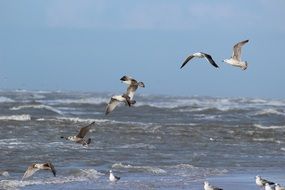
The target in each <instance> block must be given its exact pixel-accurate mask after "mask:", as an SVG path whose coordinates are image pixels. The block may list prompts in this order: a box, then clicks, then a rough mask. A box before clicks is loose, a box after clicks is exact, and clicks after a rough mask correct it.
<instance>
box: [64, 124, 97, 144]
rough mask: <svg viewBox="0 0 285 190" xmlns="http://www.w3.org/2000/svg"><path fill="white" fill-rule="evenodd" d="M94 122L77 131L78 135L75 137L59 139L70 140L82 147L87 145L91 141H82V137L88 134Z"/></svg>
mask: <svg viewBox="0 0 285 190" xmlns="http://www.w3.org/2000/svg"><path fill="white" fill-rule="evenodd" d="M94 124H95V122H92V123H90V124H89V125H87V126H85V127H82V128H81V129H80V131H79V133H78V134H77V135H75V136H69V137H63V136H61V138H65V139H66V140H70V141H73V142H76V143H79V144H82V145H88V144H90V142H91V139H90V138H89V139H87V140H86V139H84V137H85V136H86V134H87V133H88V132H89V130H90V128H91V126H92V125H94Z"/></svg>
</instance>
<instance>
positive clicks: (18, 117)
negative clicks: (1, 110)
mask: <svg viewBox="0 0 285 190" xmlns="http://www.w3.org/2000/svg"><path fill="white" fill-rule="evenodd" d="M0 120H7V121H8V120H14V121H30V120H31V116H30V115H28V114H23V115H8V116H0Z"/></svg>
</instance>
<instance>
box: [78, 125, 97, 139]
mask: <svg viewBox="0 0 285 190" xmlns="http://www.w3.org/2000/svg"><path fill="white" fill-rule="evenodd" d="M93 124H95V122H92V123H90V124H89V125H87V126H85V127H82V128H81V129H80V131H79V133H78V135H77V136H76V137H78V138H84V137H85V135H86V134H87V133H88V132H89V130H90V128H91V126H92V125H93Z"/></svg>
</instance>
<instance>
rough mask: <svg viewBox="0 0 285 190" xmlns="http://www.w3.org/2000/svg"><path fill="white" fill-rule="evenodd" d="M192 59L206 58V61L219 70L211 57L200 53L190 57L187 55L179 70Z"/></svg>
mask: <svg viewBox="0 0 285 190" xmlns="http://www.w3.org/2000/svg"><path fill="white" fill-rule="evenodd" d="M194 57H196V58H206V59H207V61H208V62H209V63H210V64H212V65H213V66H214V67H216V68H219V66H218V65H217V64H216V63H215V61H214V60H213V58H212V56H211V55H209V54H207V53H202V52H197V53H193V54H192V55H189V56H188V57H187V58H186V59H185V61H184V62H183V64H182V65H181V67H180V69H182V67H184V66H185V65H186V64H187V63H188V62H189V61H190V60H191V59H193V58H194Z"/></svg>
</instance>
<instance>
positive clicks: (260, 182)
mask: <svg viewBox="0 0 285 190" xmlns="http://www.w3.org/2000/svg"><path fill="white" fill-rule="evenodd" d="M255 183H256V185H258V186H260V187H265V184H266V183H268V184H269V185H274V183H273V182H271V181H268V180H266V179H262V178H261V177H260V176H259V175H257V176H255Z"/></svg>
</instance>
